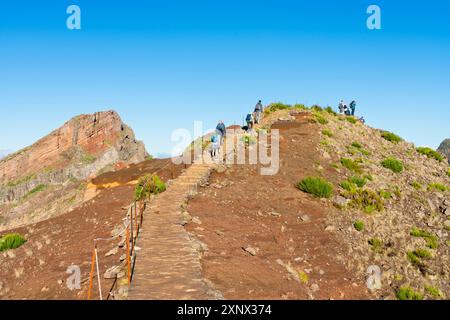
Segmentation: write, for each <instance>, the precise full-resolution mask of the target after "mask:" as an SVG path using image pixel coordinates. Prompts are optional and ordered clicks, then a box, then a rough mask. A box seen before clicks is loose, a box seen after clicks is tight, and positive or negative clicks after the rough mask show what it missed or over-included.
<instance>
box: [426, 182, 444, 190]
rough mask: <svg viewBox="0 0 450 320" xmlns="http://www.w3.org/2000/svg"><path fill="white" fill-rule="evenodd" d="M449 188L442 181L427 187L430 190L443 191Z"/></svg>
mask: <svg viewBox="0 0 450 320" xmlns="http://www.w3.org/2000/svg"><path fill="white" fill-rule="evenodd" d="M448 189H449V188H448V187H446V186H444V185H443V184H440V183H430V184H429V185H428V187H427V190H428V191H436V190H437V191H441V192H445V191H447V190H448Z"/></svg>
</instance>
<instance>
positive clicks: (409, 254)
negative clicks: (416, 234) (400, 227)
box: [406, 251, 422, 267]
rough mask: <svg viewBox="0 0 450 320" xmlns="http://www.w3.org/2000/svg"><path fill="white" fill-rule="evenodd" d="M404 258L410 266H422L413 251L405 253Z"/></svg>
mask: <svg viewBox="0 0 450 320" xmlns="http://www.w3.org/2000/svg"><path fill="white" fill-rule="evenodd" d="M406 257H407V258H408V260H409V262H411V264H412V265H414V266H417V267H420V266H422V261H421V260H420V258H419V257H418V256H416V255H415V254H414V252H413V251H408V252H407V253H406Z"/></svg>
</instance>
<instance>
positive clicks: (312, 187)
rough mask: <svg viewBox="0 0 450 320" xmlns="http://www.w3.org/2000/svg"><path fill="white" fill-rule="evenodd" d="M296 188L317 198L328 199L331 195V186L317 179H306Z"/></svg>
mask: <svg viewBox="0 0 450 320" xmlns="http://www.w3.org/2000/svg"><path fill="white" fill-rule="evenodd" d="M297 188H298V189H300V190H301V191H303V192H307V193H310V194H312V195H314V196H316V197H318V198H329V197H331V195H332V194H333V185H332V184H331V183H329V182H328V181H326V180H324V179H322V178H318V177H308V178H305V179H303V180H302V181H300V182H299V183H298V184H297Z"/></svg>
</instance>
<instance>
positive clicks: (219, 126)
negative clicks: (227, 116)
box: [216, 121, 227, 145]
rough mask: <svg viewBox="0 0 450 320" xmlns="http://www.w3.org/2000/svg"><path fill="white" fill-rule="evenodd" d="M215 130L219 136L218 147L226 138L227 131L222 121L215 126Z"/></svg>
mask: <svg viewBox="0 0 450 320" xmlns="http://www.w3.org/2000/svg"><path fill="white" fill-rule="evenodd" d="M216 130H217V131H218V132H219V134H220V145H222V143H223V139H224V138H226V136H227V129H226V127H225V125H224V124H223V122H222V121H219V123H218V124H217V127H216Z"/></svg>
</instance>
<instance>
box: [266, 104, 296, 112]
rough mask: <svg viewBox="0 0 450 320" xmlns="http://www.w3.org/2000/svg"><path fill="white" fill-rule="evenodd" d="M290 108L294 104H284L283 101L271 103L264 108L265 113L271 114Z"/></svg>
mask: <svg viewBox="0 0 450 320" xmlns="http://www.w3.org/2000/svg"><path fill="white" fill-rule="evenodd" d="M290 108H292V106H291V105H289V104H284V103H281V102H275V103H271V104H269V105H268V106H267V107H266V108H265V109H264V113H265V114H270V113H272V112H275V111H278V110H286V109H290Z"/></svg>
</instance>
